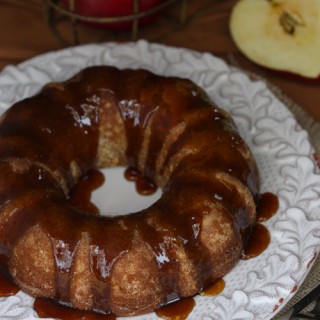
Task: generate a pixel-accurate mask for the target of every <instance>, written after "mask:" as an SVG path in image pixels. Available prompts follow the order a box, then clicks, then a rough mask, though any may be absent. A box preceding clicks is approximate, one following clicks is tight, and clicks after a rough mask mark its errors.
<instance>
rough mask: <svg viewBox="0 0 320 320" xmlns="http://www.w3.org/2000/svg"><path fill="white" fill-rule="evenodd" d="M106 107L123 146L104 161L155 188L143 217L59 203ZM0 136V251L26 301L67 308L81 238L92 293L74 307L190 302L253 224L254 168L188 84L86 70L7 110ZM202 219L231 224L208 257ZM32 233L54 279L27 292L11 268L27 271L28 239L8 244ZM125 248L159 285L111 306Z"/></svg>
mask: <svg viewBox="0 0 320 320" xmlns="http://www.w3.org/2000/svg"><path fill="white" fill-rule="evenodd" d="M110 105H112V106H113V107H114V106H115V108H116V109H117V110H118V113H119V115H120V117H121V119H122V121H123V123H124V126H125V132H126V140H127V145H126V152H125V155H122V154H120V153H119V154H120V155H118V154H117V152H115V154H116V157H118V158H119V159H117V161H116V162H115V163H116V164H123V161H122V160H121V159H122V158H125V162H126V163H127V165H128V166H130V167H134V168H137V169H138V170H139V171H140V172H141V173H142V174H143V176H145V177H146V178H148V179H149V180H151V181H155V182H156V184H158V185H159V187H161V188H162V189H163V195H162V197H161V199H160V200H159V201H157V202H156V203H155V204H154V205H152V206H151V207H150V208H148V209H145V210H142V211H141V212H136V213H134V214H131V215H127V216H120V217H117V218H113V217H100V216H94V215H92V214H90V213H87V212H85V211H83V210H80V209H79V208H76V207H74V206H72V205H71V204H70V203H69V202H68V197H69V192H70V190H71V189H72V187H73V186H74V185H75V183H76V181H77V180H78V178H79V177H80V176H82V175H84V174H85V173H86V172H88V171H89V170H91V169H94V168H96V167H98V166H100V162H101V161H100V160H99V156H97V153H98V151H99V139H101V138H100V135H101V132H100V129H101V127H103V125H105V123H103V122H102V120H101V119H103V114H104V113H106V112H107V111H106V110H107V106H110ZM108 110H109V109H108ZM178 127H179V128H180V129H181V130H180V129H179V130H180V131H179V130H178V129H177V132H178V131H179V134H176V135H174V132H176V131H175V129H176V128H178ZM147 133H148V134H147ZM0 137H1V139H0V171H1V177H0V204H1V211H0V254H2V255H6V256H7V257H8V258H9V268H10V270H11V272H12V274H13V276H14V277H15V279H16V281H17V282H18V283H19V284H20V286H21V287H22V288H23V289H24V290H25V291H27V292H28V293H30V294H33V295H43V296H50V297H52V298H54V299H56V300H58V301H61V302H63V303H66V304H71V303H74V302H71V300H72V299H73V298H70V295H71V293H70V292H71V291H70V290H71V289H70V281H71V280H72V272H73V271H72V270H73V269H74V268H75V265H74V259H75V256H76V255H77V250H78V248H79V246H80V245H81V244H82V243H83V242H84V241H85V240H84V239H89V240H87V241H89V258H88V260H89V265H90V272H91V275H92V276H93V277H94V279H95V280H94V281H95V282H97V283H99V288H100V289H99V290H94V291H92V292H93V296H92V300H91V302H90V305H89V306H87V305H86V306H84V305H83V304H81V303H80V302H79V303H76V306H78V307H79V308H89V309H94V310H97V311H100V312H104V313H108V312H110V311H111V312H114V313H116V314H118V315H133V314H139V313H144V312H149V311H152V310H154V309H155V308H157V307H159V306H161V305H164V304H166V303H168V302H170V301H173V300H176V299H178V298H179V297H180V296H184V295H194V294H196V293H197V292H199V291H201V290H202V289H203V288H205V287H207V286H208V285H209V284H211V283H212V282H213V281H214V280H216V279H218V278H221V277H222V276H223V275H224V274H225V273H226V272H228V271H229V270H230V269H231V268H232V267H233V266H234V264H235V263H236V262H237V260H238V259H239V257H240V256H241V252H242V249H243V244H244V243H246V240H247V237H248V235H249V233H250V232H249V230H250V229H251V227H252V224H253V223H254V220H255V204H254V202H253V201H252V197H253V198H254V199H256V198H257V194H258V184H259V181H258V173H257V168H256V166H255V162H254V160H253V159H252V156H251V154H250V151H249V150H248V148H247V146H246V144H245V143H244V141H243V140H242V139H241V138H240V137H239V135H238V133H237V131H236V128H235V125H234V123H233V121H232V120H231V118H230V116H229V115H228V114H227V113H226V112H224V111H222V110H221V109H219V108H217V107H216V106H215V105H213V103H212V102H210V101H209V98H208V97H207V96H206V94H205V93H204V92H203V91H202V90H201V89H199V88H198V87H197V86H195V85H194V84H192V83H191V82H190V81H188V80H182V79H177V78H164V77H158V76H156V75H153V74H151V73H149V72H147V71H144V70H135V71H133V70H122V71H119V70H118V69H116V68H112V67H91V68H87V69H85V70H83V71H82V72H80V73H79V74H78V75H76V76H75V77H73V78H72V79H71V80H68V81H66V82H64V83H62V84H50V85H47V86H46V87H44V88H43V90H42V91H41V92H40V93H39V94H37V95H36V96H34V97H32V98H28V99H25V100H23V101H22V102H18V103H16V104H15V105H14V106H13V107H11V108H10V109H9V110H8V111H7V112H6V113H5V115H4V116H3V117H2V119H1V124H0ZM146 137H148V138H147V139H146ZM168 137H169V138H168ZM142 149H144V150H146V151H145V152H144V155H141V150H142ZM160 155H161V157H160ZM120 158H121V159H120ZM102 162H103V161H102ZM113 164H114V163H113ZM213 211H216V212H217V215H218V217H219V219H221V221H224V223H225V224H227V225H230V226H232V227H231V228H232V233H231V234H230V237H231V240H230V247H229V250H222V252H219V250H218V251H217V253H213V249H211V248H212V247H213V246H214V243H215V240H212V239H213V238H211V237H214V236H215V235H217V237H218V236H219V237H220V235H221V236H222V237H223V236H224V233H223V232H224V229H225V228H222V229H221V227H219V225H216V227H214V229H212V230H210V232H209V231H208V224H207V223H206V224H205V225H204V224H203V221H204V219H207V218H208V217H211V213H212V212H213ZM210 219H211V218H210ZM210 219H209V218H208V219H207V220H206V221H207V222H208V223H209V224H210V223H211V222H210V221H211V220H210ZM212 225H214V223H213V222H212ZM35 226H36V227H37V228H38V229H40V230H41V231H43V232H44V234H45V235H46V237H48V239H50V242H51V244H52V253H53V256H54V260H53V261H54V270H55V271H54V279H55V280H54V283H53V284H52V282H50V281H51V280H50V281H49V280H47V278H43V279H42V278H41V279H42V280H41V282H43V281H48V283H49V284H48V286H47V287H46V289H43V288H31V289H30V286H29V285H28V284H27V283H26V282H27V281H32V282H33V285H34V286H35V284H34V283H35V282H36V281H35V280H36V279H37V277H34V278H32V279H33V280H29V279H30V275H28V276H27V275H24V274H23V272H24V271H23V270H24V269H25V266H22V263H24V262H25V261H27V263H30V268H31V265H32V263H31V262H29V261H30V260H31V261H32V258H30V257H29V255H31V253H30V250H31V249H28V250H26V251H28V252H24V251H23V250H20V249H19V248H21V247H23V246H27V245H28V242H24V243H20V242H19V239H20V238H21V237H22V236H23V235H28V234H29V233H32V230H33V228H34V227H35ZM225 236H226V235H225ZM84 237H85V238H84ZM137 239H138V240H137ZM219 239H220V238H219ZM137 241H138V243H143V244H145V245H146V248H148V250H149V251H150V250H151V252H152V256H153V257H154V262H150V264H151V265H152V266H153V265H154V267H152V268H153V269H152V270H154V268H156V269H157V271H156V272H154V273H152V279H151V280H152V281H153V282H152V281H151V280H150V281H149V286H150V288H151V286H152V283H155V282H156V281H158V280H157V279H159V282H160V287H158V286H156V285H154V290H153V291H154V292H157V293H154V296H153V298H152V299H153V301H151V302H150V301H148V302H146V303H145V304H141V305H139V306H134V305H131V304H130V301H131V300H130V299H131V297H130V299H128V298H125V299H124V302H121V303H120V302H117V301H114V300H112V299H114V295H113V292H112V283H111V281H112V279H113V275H114V273H115V269H114V268H115V265H116V264H117V261H118V260H119V257H122V256H123V255H126V254H127V253H130V252H131V251H130V250H131V248H133V247H134V245H135V244H136V243H137ZM219 241H220V240H219ZM219 243H220V242H219ZM39 245H40V244H39ZM217 245H218V246H220V244H217ZM221 245H222V244H221ZM80 247H81V246H80ZM31 248H32V246H31ZM177 248H180V249H179V250H180V251H179V252H184V254H185V255H186V259H188V260H187V261H188V263H190V265H191V267H192V268H193V270H194V271H195V272H192V274H194V279H193V283H194V285H193V286H191V285H190V286H189V287H188V286H187V285H188V283H189V281H182V280H179V279H180V278H181V275H180V274H181V272H182V271H181V270H182V269H181V266H180V263H179V259H180V258H178V256H177ZM19 250H20V251H19ZM34 250H38V249H36V248H34ZM79 250H80V249H79ZM132 250H133V249H132ZM31 251H32V250H31ZM24 254H26V257H24ZM32 254H38V251H35V252H34V253H32ZM50 254H51V253H50ZM50 254H49V253H48V256H47V258H46V260H48V261H51V260H50V258H51V257H50ZM20 259H22V260H20ZM19 261H23V262H21V263H20V262H19ZM150 268H151V267H150ZM30 270H32V269H30ZM150 270H151V269H150ZM35 273H36V272H35ZM41 276H43V277H45V276H46V275H42V274H41ZM127 279H129V278H127ZM39 281H40V280H39ZM40 286H41V285H40ZM152 288H153V287H152ZM152 288H151V289H152ZM151 289H150V290H151ZM153 291H150V292H153ZM128 294H129V293H128ZM152 294H153V293H152ZM134 295H136V294H135V293H133V297H132V299H134V298H135V297H134ZM74 299H75V298H74ZM111 300H112V301H113V302H112V303H111V302H110V301H111ZM129 300H130V301H129ZM72 301H76V300H72ZM77 301H78V300H77ZM83 301H85V302H84V303H87V300H86V299H83ZM139 301H140V300H139ZM117 303H118V305H117ZM122 303H124V304H125V305H124V306H123V305H122ZM139 303H140V302H139ZM119 305H120V306H119Z"/></svg>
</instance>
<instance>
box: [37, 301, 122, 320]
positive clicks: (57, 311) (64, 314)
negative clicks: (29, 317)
mask: <svg viewBox="0 0 320 320" xmlns="http://www.w3.org/2000/svg"><path fill="white" fill-rule="evenodd" d="M33 308H34V310H35V311H36V312H37V314H38V316H39V317H40V318H55V319H60V320H79V319H81V320H115V319H116V316H115V315H113V314H101V313H96V312H91V311H83V310H78V309H74V308H71V307H67V306H64V305H61V304H58V303H55V302H53V301H52V300H48V299H45V298H36V299H35V302H34V305H33Z"/></svg>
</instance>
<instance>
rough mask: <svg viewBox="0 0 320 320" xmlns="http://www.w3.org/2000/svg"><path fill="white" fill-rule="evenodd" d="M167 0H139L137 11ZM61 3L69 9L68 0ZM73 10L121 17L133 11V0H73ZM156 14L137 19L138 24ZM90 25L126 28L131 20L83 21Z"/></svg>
mask: <svg viewBox="0 0 320 320" xmlns="http://www.w3.org/2000/svg"><path fill="white" fill-rule="evenodd" d="M166 1H168V0H139V1H138V2H139V12H145V11H148V10H150V9H152V8H155V7H156V6H158V5H160V4H161V3H163V2H166ZM61 3H62V4H63V5H64V6H65V7H67V8H68V9H70V0H61ZM74 12H75V13H77V14H79V15H81V16H85V17H95V18H103V17H121V16H128V15H132V14H133V13H134V0H75V8H74ZM157 16H158V15H155V14H152V15H150V16H149V15H148V16H146V17H143V18H141V19H139V25H145V24H147V23H150V22H152V21H153V20H154V19H155V18H156V17H157ZM85 23H86V24H89V25H91V26H96V27H104V28H112V29H128V28H130V27H131V26H132V20H129V21H123V22H115V23H95V22H85Z"/></svg>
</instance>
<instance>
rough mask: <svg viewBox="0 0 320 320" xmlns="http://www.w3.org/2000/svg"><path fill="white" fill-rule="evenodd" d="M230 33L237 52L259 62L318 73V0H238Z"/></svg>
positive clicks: (315, 75)
mask: <svg viewBox="0 0 320 320" xmlns="http://www.w3.org/2000/svg"><path fill="white" fill-rule="evenodd" d="M230 32H231V36H232V38H233V40H234V42H235V43H236V45H237V46H238V48H239V49H240V51H242V53H243V54H244V55H245V56H247V57H248V58H249V59H250V60H252V61H254V62H255V63H257V64H259V65H262V66H265V67H268V68H271V69H275V70H281V71H287V72H292V73H295V74H299V75H301V76H303V77H308V78H318V77H319V75H320V0H240V1H239V2H237V3H236V5H235V6H234V8H233V10H232V13H231V18H230Z"/></svg>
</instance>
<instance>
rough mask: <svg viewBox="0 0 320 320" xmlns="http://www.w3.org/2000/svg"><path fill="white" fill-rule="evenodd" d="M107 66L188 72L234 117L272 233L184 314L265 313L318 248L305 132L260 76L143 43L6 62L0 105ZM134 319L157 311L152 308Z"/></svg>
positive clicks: (9, 308) (23, 298)
mask: <svg viewBox="0 0 320 320" xmlns="http://www.w3.org/2000/svg"><path fill="white" fill-rule="evenodd" d="M105 64H107V65H115V66H117V67H119V68H145V69H148V70H150V71H152V72H154V73H157V74H160V75H172V76H180V77H188V78H190V79H191V80H193V81H195V82H196V83H197V84H198V85H200V86H202V87H203V88H204V89H205V90H206V91H207V92H208V94H209V95H210V96H211V98H212V99H213V101H214V102H216V103H217V104H218V105H219V106H221V107H223V108H225V109H226V110H227V111H229V112H230V113H231V114H232V115H233V117H234V119H235V121H236V123H237V126H238V129H239V131H240V133H241V135H242V137H243V138H244V139H245V140H246V142H247V143H248V145H249V146H250V148H251V150H252V152H253V154H254V156H255V158H256V160H257V163H258V166H259V170H260V174H261V185H262V187H261V192H262V193H263V192H265V191H269V192H273V193H275V194H277V195H278V197H279V201H280V208H279V211H278V213H277V214H276V216H274V217H273V218H271V219H270V220H269V221H267V222H265V223H264V225H266V226H267V227H268V228H269V230H270V233H271V244H270V246H269V247H268V249H267V250H266V251H265V252H264V253H263V254H262V255H260V256H259V257H257V258H255V259H252V260H247V261H240V262H239V263H238V264H237V266H236V267H235V268H234V269H233V270H232V271H231V272H230V273H229V274H228V275H227V276H225V277H224V279H225V282H226V287H225V289H224V291H223V292H222V293H221V294H220V295H219V296H217V297H215V298H214V297H205V296H197V297H195V300H196V306H195V308H194V309H193V311H192V313H191V314H190V316H189V318H190V319H202V320H210V319H212V320H217V319H235V318H237V319H244V320H248V319H270V318H271V317H273V316H274V315H275V313H276V312H278V311H279V310H280V309H281V308H282V307H283V306H284V304H285V303H286V302H288V300H289V299H290V298H291V297H292V295H293V292H292V291H293V290H294V289H295V288H296V287H299V286H300V285H301V283H302V282H303V280H304V278H305V277H306V275H307V273H308V271H309V270H310V267H311V265H312V261H313V259H314V257H315V255H316V253H317V252H318V251H319V248H320V218H319V210H320V196H319V195H320V175H319V169H318V168H317V167H316V164H315V161H314V160H313V153H314V150H313V148H312V146H311V144H310V142H309V139H308V135H307V133H306V132H305V131H304V130H303V129H302V128H301V127H300V126H299V125H298V123H297V121H296V120H295V118H294V116H293V115H292V114H291V113H290V111H289V110H288V109H287V108H286V106H285V105H284V104H282V103H281V101H279V100H278V98H277V97H276V96H274V94H273V93H272V92H271V91H270V90H269V89H268V88H267V86H266V85H265V84H264V83H263V82H260V81H252V80H250V79H249V78H248V76H246V75H245V74H244V73H242V72H240V71H239V70H235V69H232V68H230V67H229V66H228V65H226V64H225V63H224V62H223V61H222V60H220V59H218V58H216V57H214V56H212V55H210V54H208V53H203V54H202V53H199V52H194V51H190V50H185V49H177V48H172V47H165V46H161V45H156V44H149V43H147V42H145V41H139V42H137V43H128V44H124V45H116V44H112V43H111V44H101V45H86V46H80V47H75V48H69V49H66V50H62V51H58V52H53V53H49V54H46V55H42V56H39V57H36V58H34V59H31V60H29V61H26V62H25V63H22V64H20V65H19V66H18V67H12V66H9V67H7V68H5V69H4V70H3V71H2V73H1V74H0V108H1V109H2V111H4V110H5V109H6V108H8V107H9V106H11V105H12V104H13V103H14V102H16V101H18V100H20V99H22V98H24V97H27V96H30V95H32V94H34V93H36V92H37V91H38V90H39V89H40V88H41V87H42V86H43V85H44V84H45V83H47V82H49V81H60V80H65V79H67V78H69V77H70V76H72V75H73V74H75V73H76V72H78V71H79V70H80V69H82V68H84V67H86V66H91V65H105ZM98 205H99V204H98ZM239 274H240V275H241V276H239ZM32 303H33V299H32V298H30V297H29V296H27V295H25V294H24V293H22V292H19V293H18V294H17V295H15V296H13V297H9V298H0V316H1V318H2V319H12V320H17V319H34V318H36V314H35V313H34V311H33V309H32ZM120 319H130V318H120ZM135 319H137V320H151V319H158V317H157V316H156V315H155V314H154V313H151V314H148V315H144V316H139V317H135Z"/></svg>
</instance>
